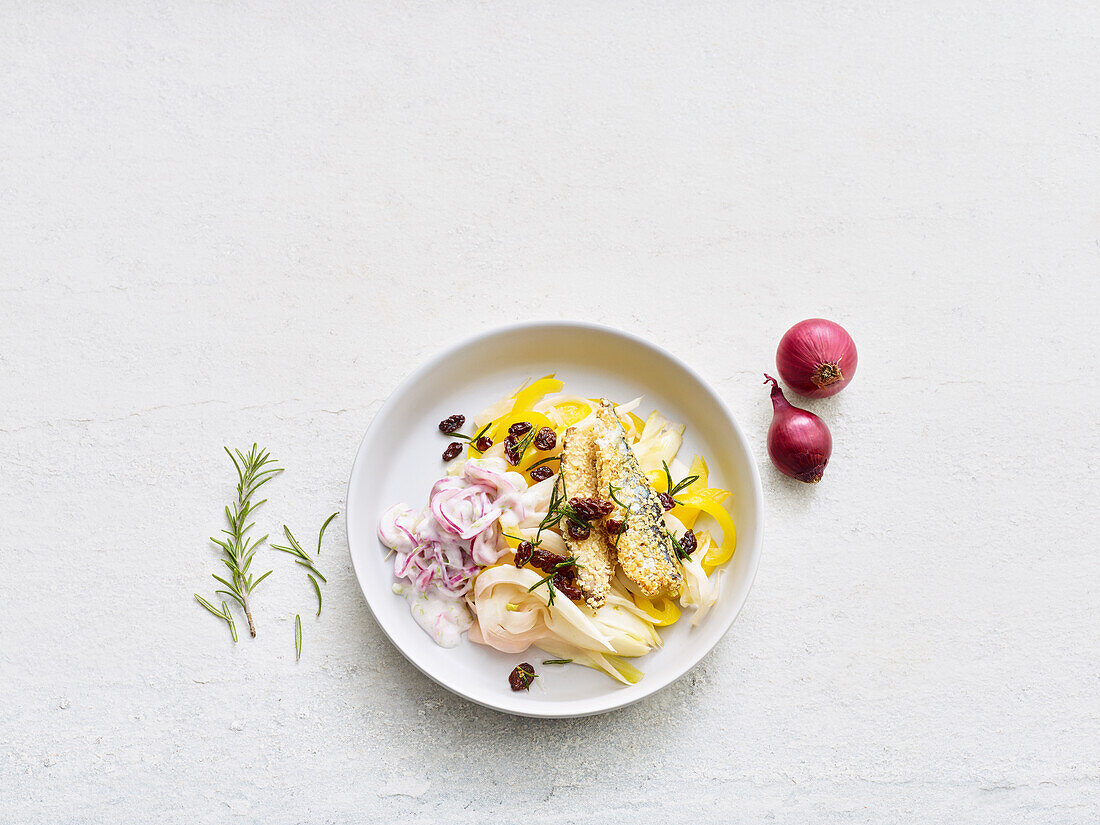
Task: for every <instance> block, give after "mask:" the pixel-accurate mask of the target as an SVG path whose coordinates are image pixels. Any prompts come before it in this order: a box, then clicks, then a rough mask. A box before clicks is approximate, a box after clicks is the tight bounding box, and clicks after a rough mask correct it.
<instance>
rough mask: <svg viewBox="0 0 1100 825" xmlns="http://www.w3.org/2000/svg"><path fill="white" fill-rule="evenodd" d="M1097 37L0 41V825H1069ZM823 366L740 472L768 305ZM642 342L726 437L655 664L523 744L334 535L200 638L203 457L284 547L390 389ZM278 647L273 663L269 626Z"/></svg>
mask: <svg viewBox="0 0 1100 825" xmlns="http://www.w3.org/2000/svg"><path fill="white" fill-rule="evenodd" d="M1098 32H1100V12H1098V9H1097V6H1096V4H1094V3H1089V2H1080V3H1074V2H1044V3H1003V2H995V3H994V2H977V3H967V4H957V3H938V2H933V3H885V4H883V3H862V2H843V3H820V4H818V3H738V4H732V3H724V2H722V3H678V4H661V3H656V2H638V3H631V4H626V3H593V4H581V3H572V2H564V3H554V4H530V3H506V4H498V3H488V2H469V0H462V1H461V2H453V3H446V4H435V5H427V4H419V3H411V2H378V3H370V4H364V3H349V2H343V0H335V1H334V2H330V3H324V4H315V5H312V6H307V5H304V4H303V5H292V4H281V3H272V4H260V3H250V2H216V3H205V2H203V3H181V2H165V3H159V4H148V5H145V4H130V3H121V2H119V3H107V2H103V3H94V2H70V3H56V2H40V3H5V4H3V7H2V8H0V113H2V118H3V124H4V125H3V128H2V129H0V218H2V225H3V231H2V232H0V468H2V472H0V510H2V518H0V560H2V566H0V570H2V574H0V697H3V712H2V714H0V805H2V808H3V814H2V815H0V819H3V820H4V821H5V822H10V823H32V822H46V821H49V822H62V823H93V822H94V823H104V822H112V823H113V822H118V823H129V822H140V821H154V820H155V821H160V822H188V823H195V822H200V823H202V822H227V821H229V822H238V821H239V822H253V821H256V822H263V823H265V825H282V823H298V822H340V823H342V822H351V821H378V822H423V823H453V822H469V823H483V822H484V823H489V822H501V821H510V822H518V821H523V822H532V823H540V822H574V821H587V822H590V821H593V820H596V819H598V820H600V821H603V822H608V823H626V822H642V821H655V820H657V819H661V820H663V821H667V822H711V821H721V822H760V821H765V822H781V823H800V824H802V823H848V822H874V823H890V822H944V823H947V822H950V823H957V822H967V823H1003V822H1014V821H1027V822H1036V823H1087V822H1096V821H1097V820H1098V819H1100V700H1098V696H1100V665H1098V662H1100V656H1098V653H1100V650H1098V648H1100V645H1098V627H1100V625H1098V622H1100V612H1098V605H1100V596H1098V593H1100V555H1098V553H1097V540H1096V536H1095V532H1096V531H1095V528H1094V522H1095V520H1096V503H1095V502H1096V493H1095V483H1096V481H1095V479H1096V476H1097V467H1098V459H1097V455H1098V449H1100V427H1098V416H1097V412H1096V411H1097V402H1098V400H1100V398H1098V392H1097V384H1096V381H1095V379H1094V378H1093V374H1094V373H1095V370H1096V364H1097V363H1098V362H1100V351H1098V347H1097V344H1096V331H1097V322H1096V318H1097V314H1098V310H1100V288H1098V284H1097V273H1098V271H1100V243H1098V236H1100V232H1098V229H1100V211H1098V206H1097V192H1098V191H1100V163H1098V160H1097V158H1098V151H1100V109H1098V105H1097V101H1098V100H1100V94H1098V92H1100V59H1098V55H1100V48H1098V46H1100V43H1098ZM813 316H825V317H830V318H835V319H836V320H839V321H841V322H842V323H844V324H845V325H846V326H847V328H848V329H849V330H850V331H851V333H852V334H853V336H854V337H855V339H856V341H857V344H858V345H859V348H860V350H859V351H860V366H859V374H858V376H857V378H856V379H855V381H854V382H853V383H852V385H851V386H850V387H849V388H848V389H846V390H845V391H844V392H843V393H842V394H841V395H840V396H838V397H836V398H834V399H829V400H824V401H820V402H807V403H806V404H805V406H807V407H809V408H811V409H813V410H814V411H816V412H818V413H819V414H820V415H822V416H823V417H825V418H826V420H827V421H828V422H829V424H830V426H831V427H832V430H833V434H834V439H835V452H834V456H833V459H832V462H831V464H830V465H829V468H828V471H827V474H826V476H825V479H824V481H823V482H822V483H821V484H820V485H818V486H816V487H806V486H802V485H799V484H797V483H795V482H791V481H788V480H787V479H785V478H783V477H782V476H779V475H778V474H777V473H776V472H775V471H774V470H773V469H772V468H771V466H770V465H769V463H768V459H767V455H766V452H765V448H764V438H765V433H766V431H767V427H768V423H769V421H770V407H769V404H768V397H767V390H766V388H765V387H763V385H762V380H763V379H762V375H761V373H762V372H763V371H764V370H769V371H770V370H771V368H772V367H773V366H774V361H773V355H774V347H775V344H776V342H777V341H778V339H779V337H780V336H781V334H782V333H783V331H784V330H785V329H786V328H787V327H788V326H789V325H790V324H792V323H794V322H795V321H798V320H800V319H802V318H805V317H813ZM556 318H579V319H590V320H596V321H600V322H603V323H606V324H609V325H611V326H616V327H620V328H624V329H628V330H631V331H632V332H635V333H638V334H641V335H643V336H646V337H648V338H650V339H652V340H655V341H658V342H659V343H661V344H662V345H663V346H665V347H666V348H668V349H669V350H671V351H672V352H673V353H675V354H677V355H679V356H681V357H683V358H685V359H686V360H688V361H689V362H690V363H691V364H692V365H693V366H694V367H695V368H696V369H698V370H699V371H700V373H701V374H702V375H703V376H704V377H706V378H707V379H708V380H709V381H710V382H711V383H712V384H713V386H714V387H716V389H717V390H718V392H719V393H720V394H721V395H722V396H723V398H725V400H726V401H727V402H728V403H729V405H730V407H731V408H732V410H733V412H734V414H735V415H736V416H737V418H738V420H739V421H740V423H741V425H742V426H743V428H744V429H745V430H746V433H747V435H748V437H749V438H750V440H752V441H753V442H754V443H755V444H756V446H757V459H758V461H759V462H760V466H761V471H762V475H763V483H764V495H765V519H766V521H765V525H766V527H765V547H764V554H763V557H762V562H761V565H760V570H759V574H758V576H757V579H756V584H755V587H754V589H753V591H752V593H751V594H750V596H749V600H748V603H747V605H746V607H745V609H744V611H743V613H742V614H741V616H740V618H739V620H738V621H737V623H736V624H735V625H734V627H733V629H732V630H731V631H730V633H729V634H728V635H727V636H726V637H725V638H724V640H723V641H722V642H721V643H720V644H719V645H718V646H717V648H716V649H715V650H714V651H713V652H712V653H711V655H710V656H708V657H707V658H706V659H705V660H704V661H703V663H702V664H701V665H700V666H699V667H698V668H696V669H695V670H694V671H693V672H692V673H691V674H690V675H688V676H687V677H685V678H684V679H682V680H680V681H679V682H678V683H676V684H675V685H673V686H671V687H670V688H668V689H667V690H665V691H663V692H661V693H659V694H658V695H656V696H654V697H652V698H651V699H649V700H646V701H644V702H642V703H641V704H638V705H636V706H633V707H630V708H628V709H625V710H622V711H619V712H615V713H611V714H608V715H606V716H601V717H597V718H589V719H580V720H574V721H537V720H530V719H518V718H509V717H506V716H502V715H499V714H496V713H494V712H491V711H487V710H484V709H481V708H479V707H476V706H473V705H470V704H468V703H466V702H464V701H462V700H461V699H458V698H456V697H454V696H452V695H450V694H449V693H447V692H445V691H444V690H442V689H441V688H439V687H437V686H436V685H434V684H433V683H431V682H429V681H428V680H427V679H425V678H424V677H422V676H421V675H420V674H419V673H418V672H417V671H416V670H414V669H413V668H412V667H411V666H410V665H409V664H407V663H406V662H405V660H404V659H403V658H402V657H401V655H400V654H399V653H398V652H397V651H396V650H394V649H393V648H392V647H391V646H390V645H389V643H388V642H387V641H386V639H385V638H384V637H383V636H382V634H381V633H380V631H379V630H378V628H377V627H376V625H375V624H374V623H373V621H372V619H371V617H370V615H369V613H368V611H367V608H366V605H365V603H364V601H363V598H362V595H361V593H360V591H359V589H358V586H357V584H356V582H355V580H354V578H353V576H352V572H351V567H350V563H349V560H348V555H347V549H346V538H345V534H344V526H343V521H342V519H341V520H337V521H336V522H335V523H334V525H333V527H332V529H331V532H330V534H329V541H328V544H327V546H326V548H325V550H324V553H323V555H322V559H321V562H322V566H323V567H322V569H323V570H324V571H325V572H326V574H327V575H328V576H329V585H328V588H327V590H326V591H325V596H326V602H325V609H324V611H323V613H322V615H321V617H320V618H319V619H316V620H315V619H314V618H312V617H311V616H310V617H309V618H306V617H307V616H309V606H310V605H311V603H312V598H313V597H312V594H311V591H310V589H309V585H308V582H307V581H306V580H305V579H304V577H302V576H300V575H298V574H297V573H296V572H295V568H294V567H293V565H292V563H291V560H290V559H289V558H286V557H282V556H281V555H280V554H275V553H271V552H268V551H262V552H261V559H262V562H263V563H265V564H267V565H268V566H270V567H272V568H274V570H275V574H274V575H273V576H272V577H271V578H270V579H269V580H268V581H267V582H265V583H264V585H263V586H262V587H261V588H260V589H259V590H258V591H257V593H256V598H255V613H256V621H257V625H258V628H259V635H258V636H257V638H256V639H254V640H253V639H247V638H242V639H241V641H240V643H239V644H233V643H232V641H231V640H230V638H229V635H228V633H227V632H226V628H225V627H224V626H223V625H222V624H220V623H219V622H217V621H216V620H215V619H213V618H212V617H211V616H209V615H207V614H206V613H204V612H203V611H202V610H201V609H200V608H199V607H198V606H197V605H196V604H195V603H194V601H193V600H192V597H191V594H192V593H193V592H195V591H196V590H198V591H200V592H204V593H205V592H208V591H209V590H211V589H212V587H211V585H212V582H211V579H210V578H209V574H210V573H211V572H212V571H213V570H215V569H216V567H215V565H216V564H217V561H216V555H215V553H214V552H213V550H212V548H211V547H210V545H209V543H208V542H207V537H208V536H209V535H211V534H213V533H215V532H216V531H217V530H218V529H220V527H221V521H220V513H221V508H222V506H223V504H224V503H225V502H226V501H228V500H229V496H230V494H231V492H232V476H231V473H232V468H231V466H230V465H229V463H228V460H227V459H226V457H225V455H224V453H223V452H222V446H223V445H234V446H237V445H239V446H247V445H248V444H250V443H251V442H252V441H259V442H260V443H262V444H263V445H266V446H268V447H269V448H270V449H271V450H272V453H273V454H274V455H275V456H276V457H277V458H278V459H279V460H280V461H281V462H282V464H283V465H284V466H285V467H286V468H287V472H286V473H285V474H284V475H283V476H282V477H280V478H278V479H277V480H276V481H274V482H273V483H272V484H270V485H269V487H268V488H267V489H268V492H269V502H268V503H267V504H266V505H264V507H263V508H262V509H261V510H260V511H259V512H258V513H257V519H258V521H259V525H258V526H259V528H260V529H262V530H263V531H264V532H267V531H271V532H275V531H277V530H278V529H279V526H280V525H281V524H282V523H283V522H286V523H288V524H290V525H291V526H292V527H293V528H294V529H296V530H298V531H300V533H302V534H305V535H310V534H312V533H313V532H314V531H315V530H316V527H317V526H318V525H319V524H320V522H321V520H322V519H323V518H324V517H325V516H326V515H327V514H328V513H330V512H332V511H333V510H343V496H344V490H345V483H346V480H347V476H348V473H349V470H350V467H351V462H352V458H353V456H354V453H355V450H356V448H357V446H358V444H359V440H360V438H361V437H362V434H363V432H364V430H365V428H366V427H367V425H368V424H369V423H370V421H371V418H372V416H373V415H374V414H375V412H376V411H377V410H378V409H379V406H380V405H381V404H382V402H383V401H384V399H385V398H386V397H387V395H388V394H389V393H390V392H391V391H392V390H393V388H394V387H395V386H396V385H397V383H398V382H399V381H400V380H401V379H402V377H403V376H404V375H406V374H407V373H408V372H409V371H411V370H412V369H413V368H414V367H415V366H416V365H417V364H419V363H421V362H422V361H423V360H424V359H426V358H428V357H430V356H431V355H432V354H434V353H435V352H437V351H438V350H439V349H441V348H442V347H445V346H448V345H450V344H452V343H453V342H455V341H458V340H460V339H461V338H463V337H465V336H467V335H468V334H470V333H472V332H476V331H479V330H482V329H487V328H490V327H493V326H497V325H499V324H503V323H511V322H515V321H518V320H524V319H556ZM296 612H301V613H303V618H305V639H304V650H303V655H302V659H301V661H300V662H296V661H295V657H294V644H293V616H294V614H295V613H296Z"/></svg>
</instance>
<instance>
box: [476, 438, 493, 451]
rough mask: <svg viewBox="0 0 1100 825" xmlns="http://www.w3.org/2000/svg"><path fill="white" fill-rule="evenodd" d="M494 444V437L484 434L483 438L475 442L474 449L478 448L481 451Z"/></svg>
mask: <svg viewBox="0 0 1100 825" xmlns="http://www.w3.org/2000/svg"><path fill="white" fill-rule="evenodd" d="M492 446H493V439H491V438H489V436H487V435H483V436H482V437H481V438H479V439H478V440H477V441H475V442H474V449H475V450H477V451H478V452H479V453H483V452H485V451H486V450H488V449H489V448H490V447H492Z"/></svg>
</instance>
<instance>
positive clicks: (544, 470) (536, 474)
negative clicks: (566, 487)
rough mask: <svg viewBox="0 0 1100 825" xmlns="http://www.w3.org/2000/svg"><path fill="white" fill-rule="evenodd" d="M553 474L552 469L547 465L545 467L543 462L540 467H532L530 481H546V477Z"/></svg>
mask: <svg viewBox="0 0 1100 825" xmlns="http://www.w3.org/2000/svg"><path fill="white" fill-rule="evenodd" d="M553 474H554V471H553V470H551V469H550V468H549V467H547V466H546V465H545V464H543V465H542V466H541V467H536V468H535V469H533V470H532V471H531V480H532V481H546V479H548V478H550V476H552V475H553Z"/></svg>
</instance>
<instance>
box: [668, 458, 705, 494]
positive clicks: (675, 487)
mask: <svg viewBox="0 0 1100 825" xmlns="http://www.w3.org/2000/svg"><path fill="white" fill-rule="evenodd" d="M661 465H662V466H663V467H664V468H665V478H666V479H667V480H668V494H669V496H671V497H672V500H673V501H675V502H676V503H677V504H683V502H682V501H676V494H677V493H679V492H680V491H681V490H686V489H687V488H688V487H690V486H691V485H692V484H694V483H695V482H696V481H698V480H699V476H686V477H685V478H683V479H681V480H680V483H679V484H673V483H672V472H671V471H670V470H669V469H668V462H666V461H662V462H661Z"/></svg>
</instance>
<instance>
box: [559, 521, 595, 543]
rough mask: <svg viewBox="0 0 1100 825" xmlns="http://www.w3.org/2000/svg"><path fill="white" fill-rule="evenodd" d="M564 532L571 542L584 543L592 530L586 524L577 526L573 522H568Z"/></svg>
mask: <svg viewBox="0 0 1100 825" xmlns="http://www.w3.org/2000/svg"><path fill="white" fill-rule="evenodd" d="M565 531H566V532H567V533H568V534H569V538H571V539H573V541H584V540H585V539H586V538H588V537H589V536H590V535H592V528H591V527H589V526H588V525H587V524H577V522H575V521H570V522H569V526H568V527H566V528H565Z"/></svg>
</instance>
